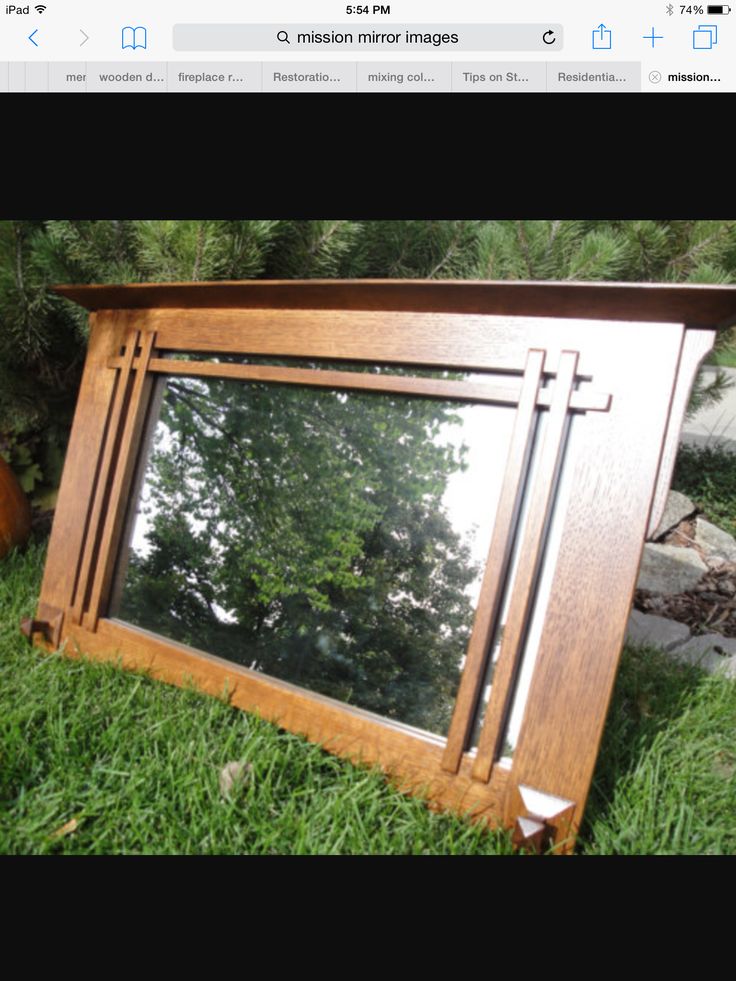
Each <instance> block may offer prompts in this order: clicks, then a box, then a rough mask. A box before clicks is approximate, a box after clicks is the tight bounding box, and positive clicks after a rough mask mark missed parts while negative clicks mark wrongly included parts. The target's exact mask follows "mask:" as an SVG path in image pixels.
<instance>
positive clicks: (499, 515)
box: [442, 350, 545, 773]
mask: <svg viewBox="0 0 736 981" xmlns="http://www.w3.org/2000/svg"><path fill="white" fill-rule="evenodd" d="M544 355H545V352H544V351H540V350H531V351H529V352H528V354H527V359H526V366H525V368H524V377H523V379H522V385H521V393H520V396H519V406H518V409H517V412H516V419H515V421H514V428H513V432H512V434H511V444H510V446H509V453H508V458H507V460H506V470H505V472H504V478H503V485H502V487H501V496H500V499H499V503H498V509H497V511H496V519H495V522H494V526H493V535H492V537H491V544H490V547H489V550H488V559H487V561H486V569H485V573H484V575H483V583H482V585H481V591H480V597H479V599H478V608H477V610H476V613H475V621H474V623H473V632H472V634H471V636H470V642H469V644H468V651H467V656H466V661H465V666H464V668H463V675H462V679H461V681H460V687H459V690H458V695H457V700H456V702H455V709H454V711H453V715H452V722H451V723H450V729H449V732H448V735H447V744H446V746H445V752H444V754H443V756H442V768H443V769H444V770H447V771H448V772H449V773H457V770H458V767H459V766H460V760H461V758H462V754H463V750H464V749H465V745H466V742H467V738H468V733H469V731H470V727H471V725H472V722H473V714H474V712H475V706H476V704H477V701H478V695H479V691H480V686H481V684H482V681H483V673H484V668H485V660H486V653H487V651H488V647H489V644H490V641H491V635H492V631H493V627H494V624H495V621H496V617H497V615H498V608H499V604H500V600H501V593H502V586H503V582H504V579H505V577H506V573H507V571H508V564H509V559H510V557H511V546H512V543H513V538H514V530H515V526H516V520H517V517H518V513H519V504H520V500H521V488H522V485H523V477H524V473H525V472H526V468H527V465H528V462H529V455H530V452H531V446H532V442H533V440H532V434H533V432H534V421H535V418H536V404H537V397H538V393H539V386H540V383H541V380H542V368H543V367H544Z"/></svg>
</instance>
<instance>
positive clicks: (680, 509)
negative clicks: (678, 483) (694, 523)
mask: <svg viewBox="0 0 736 981" xmlns="http://www.w3.org/2000/svg"><path fill="white" fill-rule="evenodd" d="M695 511H697V508H696V506H695V505H694V504H693V502H692V501H691V500H690V498H689V497H685V495H684V494H681V493H680V492H679V491H673V490H671V491H670V492H669V494H668V495H667V503H666V504H665V506H664V514H663V515H662V520H661V521H660V522H659V524H658V525H657V530H656V531H655V532H654V534H653V535H652V538H653V539H657V538H661V537H662V535H666V534H667V532H668V531H671V530H672V528H674V527H675V526H676V525H679V523H680V522H681V521H682V519H683V518H687V517H689V516H690V515H691V514H693V512H695Z"/></svg>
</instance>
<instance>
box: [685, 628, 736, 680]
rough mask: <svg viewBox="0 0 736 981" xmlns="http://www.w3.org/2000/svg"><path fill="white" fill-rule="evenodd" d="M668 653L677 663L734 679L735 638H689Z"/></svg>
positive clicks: (708, 636) (708, 635)
mask: <svg viewBox="0 0 736 981" xmlns="http://www.w3.org/2000/svg"><path fill="white" fill-rule="evenodd" d="M721 651H722V652H723V653H720V652H721ZM669 653H670V654H671V655H672V657H674V658H677V660H678V661H683V662H684V663H685V664H693V665H695V667H698V668H702V669H703V670H704V671H707V672H708V674H715V673H716V672H721V673H723V674H725V675H726V676H727V677H730V678H733V677H736V637H723V636H721V634H702V635H701V636H700V637H691V638H690V640H688V641H687V642H686V643H684V644H681V645H680V646H679V647H675V648H673V649H672V650H671V651H670V652H669Z"/></svg>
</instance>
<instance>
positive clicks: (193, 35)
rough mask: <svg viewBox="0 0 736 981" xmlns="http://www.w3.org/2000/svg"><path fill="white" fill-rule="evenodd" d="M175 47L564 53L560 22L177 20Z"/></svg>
mask: <svg viewBox="0 0 736 981" xmlns="http://www.w3.org/2000/svg"><path fill="white" fill-rule="evenodd" d="M173 33H174V38H173V45H174V50H175V51H280V52H281V53H282V54H288V53H291V52H292V51H379V50H380V51H432V50H434V51H437V50H441V51H559V50H561V49H562V47H563V31H562V25H561V24H549V23H544V24H390V25H389V24H387V25H383V24H382V25H380V26H379V25H369V26H363V25H361V27H360V28H358V27H356V26H355V24H175V25H174V29H173Z"/></svg>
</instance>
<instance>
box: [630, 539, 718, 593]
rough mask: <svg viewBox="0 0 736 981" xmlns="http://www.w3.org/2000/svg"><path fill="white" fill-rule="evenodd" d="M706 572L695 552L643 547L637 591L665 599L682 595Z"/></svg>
mask: <svg viewBox="0 0 736 981" xmlns="http://www.w3.org/2000/svg"><path fill="white" fill-rule="evenodd" d="M707 571H708V567H707V566H706V564H705V563H704V562H703V560H702V559H701V558H700V556H699V555H698V553H697V552H696V551H695V549H692V548H678V547H677V546H676V545H651V544H649V543H648V544H646V545H645V546H644V555H643V556H642V560H641V567H640V569H639V580H638V582H637V587H638V588H639V589H648V590H650V591H651V592H653V593H666V594H668V595H673V594H676V593H684V592H686V591H687V590H688V589H692V588H693V586H694V585H695V584H696V583H697V582H698V580H699V579H700V578H701V576H702V575H703V574H704V573H706V572H707Z"/></svg>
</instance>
